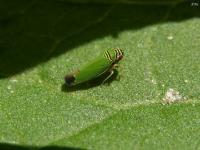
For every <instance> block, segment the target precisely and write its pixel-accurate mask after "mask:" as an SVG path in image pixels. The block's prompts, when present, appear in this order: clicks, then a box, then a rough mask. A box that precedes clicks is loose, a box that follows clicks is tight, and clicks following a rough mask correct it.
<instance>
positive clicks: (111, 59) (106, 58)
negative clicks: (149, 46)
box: [65, 48, 124, 86]
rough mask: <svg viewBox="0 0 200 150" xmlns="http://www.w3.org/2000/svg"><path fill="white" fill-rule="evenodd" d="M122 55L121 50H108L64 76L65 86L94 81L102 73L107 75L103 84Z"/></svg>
mask: <svg viewBox="0 0 200 150" xmlns="http://www.w3.org/2000/svg"><path fill="white" fill-rule="evenodd" d="M123 56H124V53H123V51H122V50H121V49H118V48H116V49H109V50H106V51H105V52H104V53H103V54H101V55H100V56H98V57H96V58H95V59H94V60H93V61H91V62H90V63H88V64H86V65H85V66H83V67H82V68H81V69H80V70H77V71H75V72H73V73H71V74H67V75H66V76H65V83H66V85H67V86H74V85H77V84H80V83H83V82H86V81H89V80H92V79H95V78H97V77H99V76H101V75H103V74H104V73H109V74H108V76H107V77H105V79H104V81H103V83H105V81H106V80H108V79H109V78H110V77H111V76H112V75H113V73H114V69H116V67H117V63H118V62H119V61H120V60H121V59H122V58H123Z"/></svg>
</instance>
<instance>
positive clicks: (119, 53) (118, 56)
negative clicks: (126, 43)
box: [114, 48, 124, 62]
mask: <svg viewBox="0 0 200 150" xmlns="http://www.w3.org/2000/svg"><path fill="white" fill-rule="evenodd" d="M114 50H115V62H118V61H120V60H121V59H122V58H123V56H124V53H123V51H122V50H121V49H119V48H116V49H114Z"/></svg>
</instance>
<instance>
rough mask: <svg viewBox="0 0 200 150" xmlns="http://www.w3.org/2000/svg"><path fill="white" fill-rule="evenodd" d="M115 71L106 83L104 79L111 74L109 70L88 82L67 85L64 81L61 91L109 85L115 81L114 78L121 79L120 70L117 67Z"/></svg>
mask: <svg viewBox="0 0 200 150" xmlns="http://www.w3.org/2000/svg"><path fill="white" fill-rule="evenodd" d="M113 71H114V73H113V75H112V76H111V77H110V78H109V79H108V80H106V82H105V83H104V84H103V81H104V80H105V79H106V77H107V76H108V75H109V74H110V73H109V72H106V73H104V74H102V75H101V76H99V77H97V78H94V79H92V80H89V81H87V82H84V83H80V84H77V85H74V86H67V85H66V84H65V83H64V84H63V85H62V86H61V91H62V92H73V91H80V90H87V89H90V88H94V87H96V86H100V85H105V86H106V85H107V86H109V85H110V84H111V82H113V81H114V80H119V79H120V76H119V73H118V71H117V70H116V69H114V70H113Z"/></svg>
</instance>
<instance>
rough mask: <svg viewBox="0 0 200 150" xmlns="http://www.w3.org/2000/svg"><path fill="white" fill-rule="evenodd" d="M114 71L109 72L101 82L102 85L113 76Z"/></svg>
mask: <svg viewBox="0 0 200 150" xmlns="http://www.w3.org/2000/svg"><path fill="white" fill-rule="evenodd" d="M113 73H114V71H113V70H111V71H110V74H109V75H108V76H107V77H106V78H105V79H104V80H103V82H102V84H104V83H105V82H106V81H107V80H108V79H109V78H110V77H111V76H112V75H113Z"/></svg>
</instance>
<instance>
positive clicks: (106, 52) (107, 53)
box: [105, 51, 113, 62]
mask: <svg viewBox="0 0 200 150" xmlns="http://www.w3.org/2000/svg"><path fill="white" fill-rule="evenodd" d="M105 56H106V58H107V59H108V60H109V61H110V62H113V59H112V57H111V55H110V53H109V51H105Z"/></svg>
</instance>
